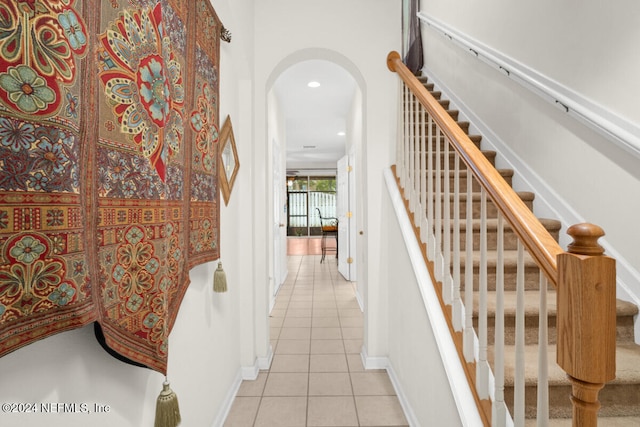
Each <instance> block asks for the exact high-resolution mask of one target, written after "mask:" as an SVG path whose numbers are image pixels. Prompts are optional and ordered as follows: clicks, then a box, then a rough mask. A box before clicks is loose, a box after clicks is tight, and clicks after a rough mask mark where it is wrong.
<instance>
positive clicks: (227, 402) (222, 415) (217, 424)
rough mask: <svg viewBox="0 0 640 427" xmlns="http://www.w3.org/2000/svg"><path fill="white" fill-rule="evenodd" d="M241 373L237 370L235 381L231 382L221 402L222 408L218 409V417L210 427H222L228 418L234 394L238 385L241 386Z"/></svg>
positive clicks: (238, 387)
mask: <svg viewBox="0 0 640 427" xmlns="http://www.w3.org/2000/svg"><path fill="white" fill-rule="evenodd" d="M242 378H243V372H242V369H239V370H238V374H237V375H236V378H235V380H233V384H232V385H231V388H230V389H229V391H228V392H227V395H226V396H225V398H224V401H223V402H222V406H221V407H220V411H218V416H217V417H216V419H215V420H214V421H213V424H211V427H222V426H223V425H224V422H225V421H226V419H227V417H228V416H229V411H231V406H233V401H234V400H235V398H236V394H238V390H239V389H240V385H241V384H242Z"/></svg>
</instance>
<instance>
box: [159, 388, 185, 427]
mask: <svg viewBox="0 0 640 427" xmlns="http://www.w3.org/2000/svg"><path fill="white" fill-rule="evenodd" d="M180 421H182V419H181V418H180V408H179V407H178V396H177V395H176V394H175V393H174V392H173V390H171V388H170V387H169V381H166V380H165V382H164V383H162V391H161V392H160V395H159V396H158V400H157V401H156V422H155V424H154V425H155V427H177V426H178V425H179V424H180Z"/></svg>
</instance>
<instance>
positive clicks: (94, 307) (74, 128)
mask: <svg viewBox="0 0 640 427" xmlns="http://www.w3.org/2000/svg"><path fill="white" fill-rule="evenodd" d="M0 22H1V23H2V31H0V56H1V57H0V61H1V63H0V65H1V67H0V101H1V105H0V150H2V151H0V355H3V354H6V353H8V352H10V351H12V350H15V349H17V348H19V347H21V346H23V345H26V344H29V343H30V342H33V341H35V340H38V339H41V338H44V337H46V336H49V335H52V334H54V333H56V332H60V331H63V330H68V329H72V328H76V327H79V326H82V325H85V324H87V323H89V322H92V321H94V320H97V321H98V322H99V323H100V325H101V327H102V330H103V333H104V336H105V340H106V343H107V345H108V346H109V347H111V348H112V349H113V350H115V351H116V352H117V353H119V354H121V355H123V356H124V357H126V358H128V359H131V360H132V361H134V362H137V363H141V364H144V365H146V366H149V367H151V368H153V369H155V370H158V371H160V372H163V373H164V372H166V361H167V337H168V334H169V331H170V330H171V326H172V325H173V322H174V320H175V317H176V315H177V312H178V309H179V306H180V302H181V300H182V297H183V295H184V293H185V291H186V288H187V286H188V281H189V278H188V269H189V268H190V267H192V266H194V265H196V264H199V263H202V262H206V261H211V260H214V259H217V258H219V233H218V229H219V195H218V184H217V178H216V177H217V170H216V166H217V165H216V159H217V129H218V103H217V97H218V58H219V44H218V43H219V41H218V40H219V38H218V36H219V28H220V24H219V21H218V18H217V16H216V14H215V12H214V11H213V9H212V8H211V6H210V4H209V2H208V1H205V0H198V1H196V2H193V1H189V0H162V1H159V2H158V1H156V0H128V1H125V0H111V1H97V0H91V1H84V2H83V1H74V0H46V1H42V0H39V1H27V0H25V1H21V0H18V1H16V0H0ZM196 29H197V31H195V30H196ZM94 55H95V56H94Z"/></svg>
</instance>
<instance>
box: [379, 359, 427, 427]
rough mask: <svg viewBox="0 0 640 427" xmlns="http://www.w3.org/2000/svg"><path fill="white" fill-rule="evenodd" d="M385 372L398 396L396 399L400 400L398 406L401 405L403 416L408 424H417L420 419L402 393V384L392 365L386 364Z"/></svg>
mask: <svg viewBox="0 0 640 427" xmlns="http://www.w3.org/2000/svg"><path fill="white" fill-rule="evenodd" d="M387 374H388V375H389V379H390V380H391V384H392V385H393V389H394V390H395V391H396V396H398V400H399V401H400V406H402V410H403V411H404V416H405V417H406V418H407V421H408V422H409V425H410V426H419V425H420V421H419V420H418V418H417V417H416V414H415V412H413V407H412V406H411V405H410V404H409V401H408V400H407V396H406V395H405V394H404V390H403V389H402V385H401V384H400V381H399V380H398V376H397V375H396V372H395V371H394V370H393V366H391V365H389V366H387Z"/></svg>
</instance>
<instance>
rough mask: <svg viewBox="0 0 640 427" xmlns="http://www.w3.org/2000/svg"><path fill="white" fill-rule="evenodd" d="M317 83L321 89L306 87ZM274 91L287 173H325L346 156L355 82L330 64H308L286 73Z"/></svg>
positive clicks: (294, 66)
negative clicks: (302, 170) (285, 152)
mask: <svg viewBox="0 0 640 427" xmlns="http://www.w3.org/2000/svg"><path fill="white" fill-rule="evenodd" d="M310 81H317V82H318V83H320V87H317V88H310V87H308V86H307V84H308V83H309V82H310ZM274 90H275V94H276V97H277V98H278V102H279V104H280V108H281V109H282V113H283V117H284V121H285V133H286V136H285V138H286V145H287V147H286V151H287V169H288V170H292V169H296V170H301V169H319V170H322V169H325V168H327V167H331V166H333V168H334V169H335V163H336V162H337V160H338V159H340V158H341V157H343V156H344V155H345V142H346V140H347V139H346V138H347V136H340V135H338V132H346V131H347V129H346V124H347V115H348V113H349V110H350V108H351V104H352V102H353V97H354V95H355V90H356V82H355V80H354V79H353V77H352V76H351V75H350V74H349V73H348V72H347V71H346V70H345V69H344V68H342V67H340V66H339V65H336V64H334V63H333V62H330V61H324V60H309V61H304V62H299V63H297V64H295V65H293V66H291V67H290V68H288V69H286V70H285V71H284V72H283V73H282V74H281V75H280V76H279V77H278V79H277V80H276V82H275V84H274Z"/></svg>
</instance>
